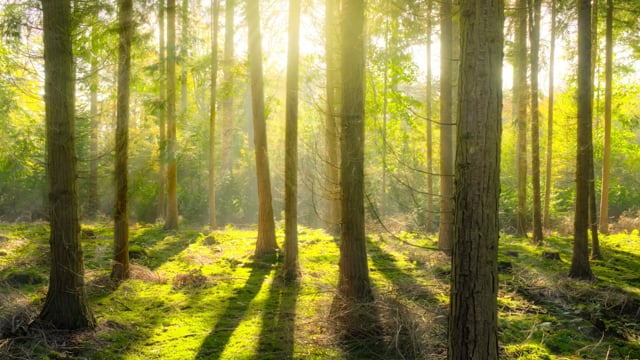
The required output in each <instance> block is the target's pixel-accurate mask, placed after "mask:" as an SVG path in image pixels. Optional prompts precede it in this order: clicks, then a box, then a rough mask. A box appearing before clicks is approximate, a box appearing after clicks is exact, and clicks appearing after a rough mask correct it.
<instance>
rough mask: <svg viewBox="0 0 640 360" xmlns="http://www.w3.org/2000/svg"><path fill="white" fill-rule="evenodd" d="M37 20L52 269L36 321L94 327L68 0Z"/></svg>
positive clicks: (53, 2)
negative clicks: (79, 174) (87, 280)
mask: <svg viewBox="0 0 640 360" xmlns="http://www.w3.org/2000/svg"><path fill="white" fill-rule="evenodd" d="M42 20H43V30H44V31H43V34H44V36H43V37H44V39H43V43H44V71H45V120H46V130H47V131H46V133H47V160H48V161H47V173H48V180H49V220H50V227H51V231H50V238H49V244H50V246H51V270H50V277H49V288H48V290H47V296H46V298H45V302H44V307H43V308H42V311H41V312H40V314H39V316H38V320H39V321H41V322H42V323H45V324H49V325H52V326H53V327H55V328H57V329H81V328H93V327H95V324H96V322H95V319H94V317H93V314H92V312H91V310H90V309H89V305H88V299H87V292H86V289H85V285H84V265H83V259H82V248H81V245H80V223H79V219H78V188H77V183H76V178H77V164H76V152H75V139H74V122H75V119H74V116H75V115H74V108H75V107H74V96H75V93H74V92H75V91H74V83H73V76H74V74H73V68H74V65H73V54H72V47H71V4H70V1H69V0H47V1H43V2H42Z"/></svg>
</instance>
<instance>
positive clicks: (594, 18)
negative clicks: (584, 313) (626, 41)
mask: <svg viewBox="0 0 640 360" xmlns="http://www.w3.org/2000/svg"><path fill="white" fill-rule="evenodd" d="M597 62H598V1H597V0H593V6H592V7H591V91H589V94H591V100H590V101H589V103H590V105H591V116H592V117H593V119H592V126H593V122H594V120H595V123H596V126H598V125H597V124H598V120H599V119H598V112H597V108H596V111H595V113H594V111H593V92H594V91H593V90H594V84H593V81H594V79H595V76H596V75H595V74H596V67H597V66H596V65H597ZM597 90H598V91H599V90H600V89H599V88H598V89H597ZM591 142H592V143H593V138H592V139H591ZM592 148H593V145H592ZM591 154H592V155H591V156H590V158H589V229H590V231H591V244H592V246H591V258H592V259H602V254H601V253H600V241H599V240H598V213H597V205H596V181H595V178H596V175H595V169H594V167H593V150H592V151H591Z"/></svg>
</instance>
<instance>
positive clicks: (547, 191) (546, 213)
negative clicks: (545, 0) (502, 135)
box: [542, 0, 557, 229]
mask: <svg viewBox="0 0 640 360" xmlns="http://www.w3.org/2000/svg"><path fill="white" fill-rule="evenodd" d="M556 16H557V9H556V2H555V0H551V34H550V35H549V37H550V38H551V39H550V42H549V112H548V115H547V153H546V163H547V167H546V175H545V186H544V208H543V211H542V226H543V227H544V228H545V229H550V228H551V220H550V218H549V217H550V207H551V187H552V181H551V176H552V174H553V171H552V170H553V169H552V161H553V99H554V88H553V86H554V85H553V80H554V75H553V72H554V67H555V66H554V65H555V51H556Z"/></svg>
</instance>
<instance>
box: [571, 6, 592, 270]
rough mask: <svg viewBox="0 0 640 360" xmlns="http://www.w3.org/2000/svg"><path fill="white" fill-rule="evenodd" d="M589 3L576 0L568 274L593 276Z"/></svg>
mask: <svg viewBox="0 0 640 360" xmlns="http://www.w3.org/2000/svg"><path fill="white" fill-rule="evenodd" d="M591 84H592V81H591V3H590V0H578V141H577V146H576V147H577V149H578V151H577V161H576V205H575V206H576V210H575V215H574V216H575V219H574V235H573V236H574V240H573V257H572V259H571V268H570V270H569V276H570V277H573V278H578V279H593V273H592V272H591V267H590V265H589V236H588V230H589V165H590V164H591V161H590V159H593V143H592V141H593V140H592V134H591V131H592V128H591V126H592V122H591V112H592V107H591Z"/></svg>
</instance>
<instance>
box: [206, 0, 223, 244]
mask: <svg viewBox="0 0 640 360" xmlns="http://www.w3.org/2000/svg"><path fill="white" fill-rule="evenodd" d="M219 11H220V1H219V0H212V1H211V99H210V101H209V102H210V103H211V110H210V118H209V193H208V194H209V196H208V198H209V230H211V231H213V230H214V229H215V228H216V176H215V175H216V172H215V164H216V161H215V160H216V157H215V155H216V110H217V109H216V105H217V93H218V13H219Z"/></svg>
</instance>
